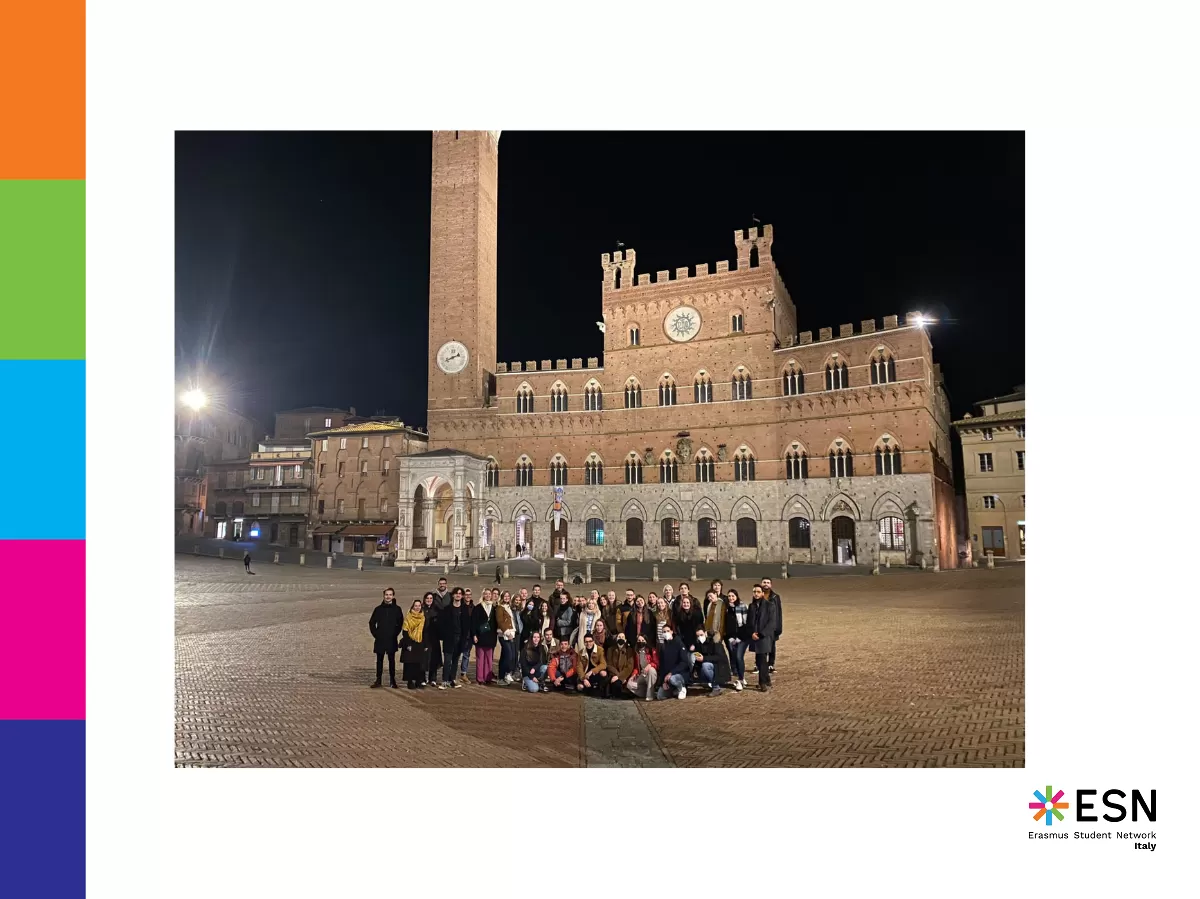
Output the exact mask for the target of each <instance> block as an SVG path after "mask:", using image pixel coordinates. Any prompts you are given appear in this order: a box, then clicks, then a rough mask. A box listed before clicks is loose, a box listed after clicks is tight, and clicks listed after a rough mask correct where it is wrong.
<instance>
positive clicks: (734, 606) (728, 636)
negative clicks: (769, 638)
mask: <svg viewBox="0 0 1200 899" xmlns="http://www.w3.org/2000/svg"><path fill="white" fill-rule="evenodd" d="M721 632H722V633H723V634H724V635H725V648H726V649H728V650H729V667H730V669H731V672H732V675H733V689H735V690H737V691H738V692H739V693H740V692H741V691H742V690H744V689H745V688H746V647H747V646H749V645H750V635H751V634H752V633H753V632H754V628H753V627H751V626H750V607H749V606H747V605H746V604H745V603H744V602H742V598H741V597H740V596H738V592H737V591H736V590H734V589H733V588H730V590H729V593H728V594H727V595H726V597H725V624H724V625H723V626H722V628H721Z"/></svg>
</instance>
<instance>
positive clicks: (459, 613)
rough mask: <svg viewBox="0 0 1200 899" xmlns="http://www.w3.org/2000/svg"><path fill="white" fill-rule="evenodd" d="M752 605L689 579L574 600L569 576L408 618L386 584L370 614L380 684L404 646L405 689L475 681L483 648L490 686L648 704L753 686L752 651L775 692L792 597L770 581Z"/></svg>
mask: <svg viewBox="0 0 1200 899" xmlns="http://www.w3.org/2000/svg"><path fill="white" fill-rule="evenodd" d="M751 592H752V596H751V599H750V601H749V602H746V601H745V600H743V598H742V597H741V596H740V594H739V593H738V591H737V590H735V589H733V588H730V589H728V590H724V589H723V586H722V584H721V582H720V581H718V580H715V581H713V582H712V584H711V585H710V586H709V589H708V590H707V591H706V593H705V596H704V599H703V600H702V601H701V600H699V599H698V598H697V597H696V596H694V595H693V594H692V592H691V585H690V584H689V583H687V582H684V583H681V584H680V585H679V590H678V592H676V591H675V588H674V587H673V586H672V585H671V584H667V585H666V586H665V587H663V592H662V595H661V596H659V595H658V594H657V593H655V592H654V591H650V592H649V593H647V594H646V595H644V596H643V595H642V594H640V593H637V592H636V591H634V590H632V589H630V590H626V591H625V597H624V600H623V601H618V599H617V594H616V592H615V591H612V590H610V591H608V593H607V594H606V595H602V594H601V593H600V591H598V590H592V591H591V595H590V596H588V597H584V596H582V595H580V596H574V597H573V596H571V594H570V592H569V591H568V590H567V589H566V587H565V585H564V583H563V581H562V580H559V581H557V582H556V584H555V587H554V590H553V592H551V594H550V595H549V596H545V597H544V596H542V587H541V585H540V584H535V585H534V586H533V589H532V592H530V590H529V589H528V588H524V587H523V588H521V589H520V590H519V591H517V592H516V593H513V592H511V591H508V590H500V589H493V588H485V589H484V590H483V591H482V593H481V595H480V598H479V600H478V601H476V600H475V598H474V597H473V596H472V591H471V588H469V587H467V588H463V587H455V588H454V589H453V590H451V589H449V588H448V587H447V582H446V579H445V578H441V579H439V580H438V586H437V590H431V591H429V592H427V593H426V594H425V595H424V597H423V598H422V599H419V600H414V601H413V603H412V605H411V607H410V608H409V610H408V612H407V613H403V614H402V613H401V611H400V609H399V608H398V607H397V606H396V592H395V591H394V590H393V589H392V588H390V587H389V588H388V589H386V590H384V592H383V602H382V603H381V604H380V605H379V606H378V607H376V609H375V611H374V612H373V613H372V615H371V621H370V629H371V634H372V636H373V637H374V638H375V656H376V660H375V682H374V683H373V684H372V685H371V686H372V687H381V686H382V685H383V683H382V682H383V662H384V659H385V658H386V659H387V663H388V673H389V674H390V676H391V686H392V687H397V686H398V685H397V683H396V652H397V651H399V652H400V660H401V663H402V664H403V666H404V672H403V676H404V680H405V681H406V682H407V686H408V689H410V690H419V689H424V688H426V687H430V686H436V687H437V689H439V690H447V689H454V688H458V687H462V686H465V685H466V684H467V683H468V680H467V669H468V666H469V663H470V657H471V652H472V650H474V652H475V680H476V683H477V684H479V685H481V686H486V685H489V684H493V683H501V684H516V683H520V684H521V687H522V689H524V690H526V691H528V692H531V693H549V692H551V691H552V690H558V691H565V692H570V693H587V694H591V695H595V696H598V697H601V698H613V699H615V698H621V697H627V696H628V697H639V698H644V699H646V700H651V699H655V698H657V699H667V698H672V697H673V698H676V699H683V698H685V697H686V696H687V691H688V688H689V687H692V688H695V687H696V686H703V687H705V688H707V689H708V691H709V695H711V696H717V695H719V694H720V693H721V690H722V686H723V685H732V686H733V689H734V690H737V691H739V692H740V691H741V690H743V689H745V688H746V686H747V684H746V654H747V652H751V653H753V655H754V662H755V670H756V672H757V686H758V689H759V690H761V691H763V692H766V691H769V690H770V689H771V674H772V672H774V670H775V657H776V643H777V641H778V640H779V637H780V635H782V633H783V604H782V602H781V601H780V597H779V594H778V593H776V592H775V591H774V589H772V582H771V579H770V578H763V579H762V581H761V582H760V583H757V584H754V585H753V587H752V588H751Z"/></svg>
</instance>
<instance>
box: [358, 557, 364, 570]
mask: <svg viewBox="0 0 1200 899" xmlns="http://www.w3.org/2000/svg"><path fill="white" fill-rule="evenodd" d="M362 563H363V560H362V559H359V560H358V570H359V571H362V570H363V568H362Z"/></svg>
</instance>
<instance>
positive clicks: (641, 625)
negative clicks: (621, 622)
mask: <svg viewBox="0 0 1200 899" xmlns="http://www.w3.org/2000/svg"><path fill="white" fill-rule="evenodd" d="M638 636H643V637H645V638H646V642H647V643H648V644H649V645H650V646H651V647H653V646H654V644H655V643H656V642H657V640H658V626H657V625H656V624H655V620H654V612H653V610H652V609H651V608H650V607H649V606H648V605H646V598H645V597H644V596H638V597H636V598H635V599H634V600H633V610H632V611H630V613H629V615H628V617H626V619H625V639H627V640H628V641H629V645H630V646H637V638H638Z"/></svg>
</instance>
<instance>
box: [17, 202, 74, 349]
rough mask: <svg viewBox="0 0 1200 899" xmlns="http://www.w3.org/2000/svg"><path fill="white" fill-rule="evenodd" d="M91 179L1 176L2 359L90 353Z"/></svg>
mask: <svg viewBox="0 0 1200 899" xmlns="http://www.w3.org/2000/svg"><path fill="white" fill-rule="evenodd" d="M84 234H85V223H84V182H83V181H82V180H78V181H5V180H0V359H82V358H83V356H84V291H85V287H84V270H85V268H84V266H85V259H84V254H85V242H84Z"/></svg>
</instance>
